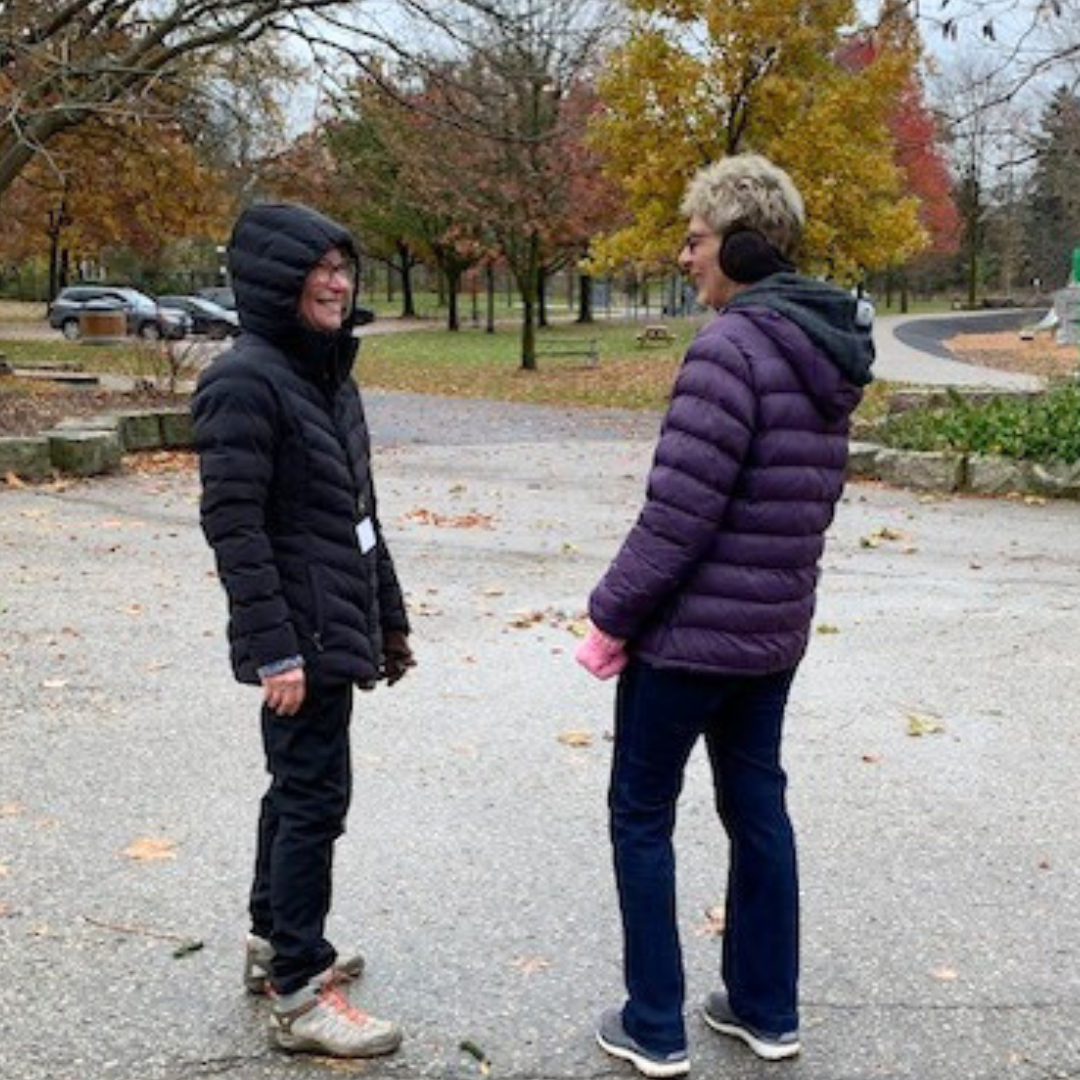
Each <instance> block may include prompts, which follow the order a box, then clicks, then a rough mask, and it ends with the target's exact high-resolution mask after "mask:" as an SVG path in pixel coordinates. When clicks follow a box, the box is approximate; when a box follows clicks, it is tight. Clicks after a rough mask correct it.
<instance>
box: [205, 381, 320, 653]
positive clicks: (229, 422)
mask: <svg viewBox="0 0 1080 1080" xmlns="http://www.w3.org/2000/svg"><path fill="white" fill-rule="evenodd" d="M233 382H234V380H232V379H229V378H220V379H217V380H216V381H213V382H211V383H210V384H209V385H206V386H203V387H201V388H200V390H199V391H198V392H197V393H196V395H195V398H194V401H193V404H192V414H193V417H194V421H195V446H196V449H197V450H198V452H199V469H200V473H201V476H202V490H203V494H202V504H201V520H202V527H203V532H204V533H205V534H206V539H207V541H208V542H209V544H210V546H211V548H212V549H213V551H214V557H215V559H216V561H217V568H218V574H219V576H220V578H221V582H222V584H223V585H224V587H225V592H226V595H227V596H228V600H229V615H230V619H231V634H230V636H231V637H232V639H233V643H234V648H235V649H237V650H238V651H239V653H240V655H243V656H248V657H250V658H251V659H252V660H253V662H254V666H255V667H259V668H261V667H264V666H267V665H270V664H274V663H276V662H278V661H281V660H284V659H286V658H289V657H293V656H296V655H297V654H298V653H299V652H300V649H299V645H298V642H297V636H296V631H295V629H294V627H293V625H292V622H291V619H290V616H289V609H288V605H287V604H286V603H285V598H284V596H283V594H282V590H281V580H280V577H279V574H278V568H277V564H276V562H275V560H274V552H273V548H272V546H271V544H270V540H269V537H268V536H267V533H266V529H265V520H266V517H265V515H266V507H267V502H268V496H269V489H270V484H271V480H272V478H273V469H274V445H275V430H274V417H275V415H276V403H275V401H274V399H273V394H272V391H271V390H270V389H269V387H266V386H260V385H256V386H253V385H252V383H251V381H250V380H245V381H244V383H243V385H242V386H240V385H233Z"/></svg>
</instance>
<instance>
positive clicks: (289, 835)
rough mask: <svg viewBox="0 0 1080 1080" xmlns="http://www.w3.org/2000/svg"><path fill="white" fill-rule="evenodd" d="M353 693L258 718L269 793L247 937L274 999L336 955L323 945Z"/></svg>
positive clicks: (347, 769)
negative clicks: (267, 955)
mask: <svg viewBox="0 0 1080 1080" xmlns="http://www.w3.org/2000/svg"><path fill="white" fill-rule="evenodd" d="M352 694H353V692H352V687H351V686H348V685H346V686H321V687H315V686H309V687H308V693H307V697H306V698H305V699H304V704H303V707H302V708H301V710H300V712H299V713H297V714H296V715H295V716H278V715H277V714H276V713H273V712H271V711H270V710H269V709H267V708H266V707H265V706H263V711H262V733H263V747H264V749H265V751H266V768H267V771H268V772H269V773H270V776H271V781H270V787H269V788H268V789H267V792H266V794H265V795H264V796H263V800H262V808H261V812H260V814H259V842H258V853H257V855H256V859H255V880H254V883H253V885H252V887H251V929H252V932H253V933H255V934H258V935H259V936H260V937H265V938H269V940H270V942H271V944H272V945H273V946H274V953H275V956H274V963H273V970H272V981H273V984H274V989H275V990H276V991H277V992H278V993H279V994H290V993H292V992H293V991H294V990H298V989H299V988H300V987H301V986H303V985H304V983H306V982H307V981H308V980H309V979H310V978H311V977H312V976H314V975H317V974H319V972H321V971H325V970H326V969H327V968H328V967H329V966H330V965H331V964H332V963H333V962H334V960H335V958H336V956H337V954H336V952H335V951H334V948H333V946H332V945H331V944H330V943H329V942H328V941H327V940H326V938H325V936H324V931H325V928H326V915H327V912H328V911H329V910H330V895H331V871H332V868H333V858H334V841H335V840H336V839H337V838H338V837H339V836H340V835H341V834H342V833H343V832H344V831H345V815H346V813H347V812H348V809H349V800H350V798H351V796H352V760H351V755H350V750H349V718H350V716H351V714H352Z"/></svg>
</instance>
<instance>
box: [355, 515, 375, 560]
mask: <svg viewBox="0 0 1080 1080" xmlns="http://www.w3.org/2000/svg"><path fill="white" fill-rule="evenodd" d="M356 539H357V540H359V541H360V554H361V555H366V554H367V553H368V552H369V551H371V549H372V548H374V547H375V525H374V524H373V523H372V520H371V518H369V517H366V518H364V520H363V521H361V522H360V524H359V525H357V526H356Z"/></svg>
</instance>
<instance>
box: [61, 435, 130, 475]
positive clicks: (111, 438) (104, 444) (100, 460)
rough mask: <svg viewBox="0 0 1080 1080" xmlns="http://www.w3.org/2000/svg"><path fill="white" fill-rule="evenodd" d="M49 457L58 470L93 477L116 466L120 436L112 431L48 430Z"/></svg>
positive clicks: (117, 465) (118, 463)
mask: <svg viewBox="0 0 1080 1080" xmlns="http://www.w3.org/2000/svg"><path fill="white" fill-rule="evenodd" d="M47 438H48V447H49V456H50V458H51V459H52V463H53V465H54V466H55V467H56V468H57V469H59V470H60V471H61V472H65V473H71V474H73V475H75V476H96V475H97V474H98V473H103V472H109V471H110V470H112V469H117V468H119V467H120V456H121V453H122V449H121V446H120V439H119V438H118V437H117V435H116V433H115V432H112V431H56V430H53V431H50V432H48V433H47Z"/></svg>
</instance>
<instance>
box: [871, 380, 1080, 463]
mask: <svg viewBox="0 0 1080 1080" xmlns="http://www.w3.org/2000/svg"><path fill="white" fill-rule="evenodd" d="M879 437H880V439H881V441H882V442H883V443H884V444H885V445H886V446H892V447H896V448H898V449H904V450H952V451H955V452H957V453H969V454H997V455H1000V456H1001V457H1008V458H1016V459H1019V460H1026V461H1046V462H1050V461H1060V462H1063V463H1065V464H1072V463H1074V462H1077V461H1080V382H1075V381H1070V382H1063V383H1059V384H1057V385H1056V386H1053V387H1051V388H1050V389H1049V390H1047V391H1046V393H1044V394H1038V395H1035V396H1033V397H1031V398H1030V399H1027V400H1016V399H1008V398H1002V399H1001V400H998V401H991V402H989V403H987V404H979V405H977V404H973V403H971V402H969V401H965V400H964V398H963V397H962V396H961V395H960V394H958V393H956V392H955V391H954V392H952V393H950V401H949V404H948V405H947V406H946V407H944V408H940V409H932V410H930V409H916V410H912V411H911V412H907V413H902V414H901V415H899V416H897V417H894V418H892V419H889V420H887V421H885V422H884V423H883V424H882V426H881V429H880V435H879Z"/></svg>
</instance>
